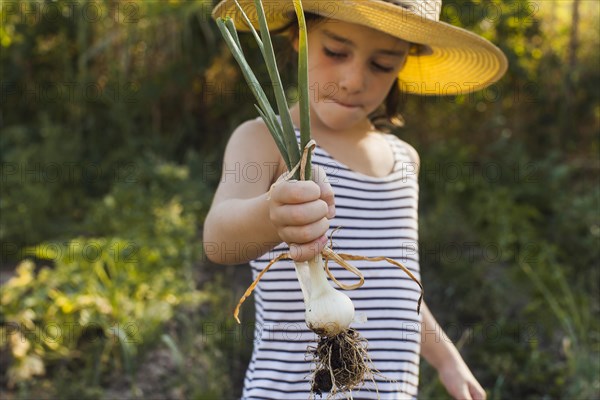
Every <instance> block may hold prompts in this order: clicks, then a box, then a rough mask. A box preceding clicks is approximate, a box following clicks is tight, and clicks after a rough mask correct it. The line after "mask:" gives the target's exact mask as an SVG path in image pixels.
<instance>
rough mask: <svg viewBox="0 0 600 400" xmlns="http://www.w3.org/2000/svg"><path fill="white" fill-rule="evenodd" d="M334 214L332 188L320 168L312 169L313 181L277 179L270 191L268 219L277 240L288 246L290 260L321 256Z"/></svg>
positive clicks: (306, 259) (304, 259) (305, 259)
mask: <svg viewBox="0 0 600 400" xmlns="http://www.w3.org/2000/svg"><path fill="white" fill-rule="evenodd" d="M334 215H335V205H334V195H333V189H332V188H331V185H330V184H329V182H328V181H327V177H326V175H325V171H324V170H323V169H322V168H319V167H316V166H315V167H314V168H313V181H285V180H283V179H281V180H279V181H278V182H277V183H276V184H275V185H274V186H273V188H272V189H271V199H270V201H269V217H270V219H271V223H272V224H273V226H275V228H276V229H277V234H278V235H279V237H280V238H281V240H282V241H284V242H286V243H288V244H289V245H290V255H291V256H292V258H293V259H294V261H308V260H310V259H312V258H314V257H315V256H316V255H317V254H319V253H321V250H323V248H324V247H325V245H326V244H327V236H325V233H327V230H328V229H329V219H331V218H333V217H334Z"/></svg>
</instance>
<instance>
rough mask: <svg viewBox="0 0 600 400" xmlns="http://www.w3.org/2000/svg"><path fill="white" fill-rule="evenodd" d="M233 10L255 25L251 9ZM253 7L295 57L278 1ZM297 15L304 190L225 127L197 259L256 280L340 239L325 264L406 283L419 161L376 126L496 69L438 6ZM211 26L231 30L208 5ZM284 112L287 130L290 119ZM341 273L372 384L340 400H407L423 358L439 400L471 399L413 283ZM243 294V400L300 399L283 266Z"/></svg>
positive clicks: (304, 368)
mask: <svg viewBox="0 0 600 400" xmlns="http://www.w3.org/2000/svg"><path fill="white" fill-rule="evenodd" d="M240 3H241V5H242V7H243V8H244V9H245V10H246V11H247V14H248V15H256V13H255V12H253V10H254V2H253V0H244V1H240ZM263 3H264V6H265V10H266V13H267V18H268V20H269V27H270V29H272V30H277V31H288V32H290V31H291V32H292V33H291V35H290V38H291V43H292V46H293V48H294V49H295V50H296V51H297V49H298V40H297V33H298V32H297V26H294V24H293V22H292V21H294V20H295V15H294V13H293V6H292V3H291V1H287V0H263ZM303 6H304V10H305V12H306V13H307V19H308V48H309V80H310V82H309V85H310V88H311V99H310V112H311V128H312V136H313V138H314V139H315V140H316V142H317V144H318V146H317V148H316V150H315V153H314V156H313V165H314V166H315V173H314V174H313V176H314V178H313V180H314V181H308V182H298V181H285V180H279V181H278V177H280V176H281V175H282V174H283V173H284V172H285V164H284V162H283V160H282V159H281V157H280V155H279V152H278V149H277V147H276V145H275V143H274V142H273V140H272V138H271V136H270V134H269V132H268V130H267V128H266V126H265V124H264V123H263V122H262V121H261V120H258V119H257V120H252V121H248V122H245V123H244V124H242V125H241V126H239V127H238V128H237V129H236V130H235V132H233V134H232V136H231V138H230V140H229V143H228V145H227V149H226V151H225V157H224V166H223V171H224V173H223V176H222V179H221V182H220V185H219V187H218V189H217V192H216V194H215V198H214V201H213V204H212V207H211V209H210V211H209V214H208V216H207V218H206V223H205V226H204V241H205V249H206V250H207V256H208V257H209V258H210V259H211V260H212V261H214V262H216V263H222V264H240V263H244V262H248V261H250V265H251V267H252V271H253V274H254V276H255V277H256V274H257V273H258V272H260V270H262V268H264V266H265V265H266V264H267V263H268V262H269V260H271V259H272V258H274V257H276V256H277V255H278V254H281V253H282V252H290V253H291V254H292V256H293V258H294V260H296V261H306V260H309V259H311V258H313V257H314V256H315V254H318V253H319V252H320V251H321V250H322V249H323V247H324V246H325V245H326V244H327V241H328V237H329V235H330V234H331V230H333V229H335V228H337V227H342V229H341V230H340V231H339V232H338V233H337V234H336V235H335V237H334V242H333V245H332V248H333V250H334V251H337V252H340V253H351V254H355V255H362V256H367V257H375V256H385V257H389V258H392V259H395V260H398V261H399V262H401V263H403V264H404V265H406V266H407V267H408V268H409V269H410V270H411V271H412V272H413V274H415V275H416V276H417V277H419V259H418V235H417V229H418V223H417V205H418V179H417V173H418V167H419V157H418V155H417V153H416V151H415V150H414V148H413V147H411V146H410V145H409V144H407V143H405V142H404V141H402V140H400V139H398V138H396V137H395V136H393V135H390V134H386V133H383V132H382V128H381V124H380V122H381V117H382V116H383V117H384V119H385V120H386V121H387V122H388V124H397V120H398V116H397V109H396V107H397V103H398V100H399V96H400V91H403V92H406V93H416V94H456V93H465V92H467V91H472V90H475V89H479V88H483V87H486V86H487V85H489V84H491V83H493V82H495V81H496V80H498V79H499V78H500V77H501V76H502V75H503V73H504V72H505V70H506V66H507V63H506V59H505V57H504V56H503V54H502V53H501V52H500V51H499V50H498V49H497V48H496V47H494V46H493V45H492V44H490V43H489V42H487V41H485V40H484V39H482V38H480V37H478V36H476V35H474V34H471V33H469V32H467V31H464V30H462V29H459V28H454V27H452V26H450V25H447V24H445V23H442V22H439V21H438V19H439V14H440V10H441V0H354V1H353V0H335V1H334V0H332V1H322V0H304V1H303ZM213 16H214V17H217V16H221V17H224V16H230V17H233V18H234V19H235V22H236V26H237V27H238V29H239V28H242V27H243V26H244V23H243V22H242V19H241V17H240V15H239V14H238V13H237V11H236V8H235V4H234V2H233V0H224V1H222V2H221V3H219V4H218V5H217V6H216V8H215V10H214V12H213ZM288 28H289V29H288ZM290 111H291V114H292V120H293V121H294V124H295V126H296V127H298V126H299V123H300V118H299V107H298V106H297V105H295V106H293V107H292V108H291V109H290ZM297 135H299V132H298V131H297ZM248 165H252V166H253V167H254V168H255V167H259V168H260V174H259V175H258V178H257V177H256V176H255V175H254V174H253V176H252V179H245V178H246V177H245V176H243V175H235V174H232V173H231V171H244V170H245V168H244V167H245V166H248ZM276 181H278V183H277V185H274V186H273V187H272V189H271V186H272V185H273V183H275V182H276ZM208 244H210V246H209V245H208ZM215 245H216V246H215ZM209 249H210V251H209ZM214 249H220V251H214ZM232 249H238V250H237V251H233V252H232V251H231V250H232ZM354 265H355V266H356V267H358V268H359V269H360V270H361V271H362V272H363V273H364V275H365V284H364V285H363V286H362V287H360V288H359V289H357V290H353V291H348V292H346V294H347V295H349V296H350V298H351V299H352V301H353V302H354V305H355V307H356V311H357V314H361V313H362V314H363V315H364V316H366V317H367V318H366V322H364V323H361V324H356V325H354V326H355V327H356V328H357V329H358V330H359V331H360V332H361V334H362V335H363V336H364V337H365V338H366V339H367V340H368V341H369V355H370V356H371V358H372V360H373V363H374V367H375V369H377V370H378V371H379V372H381V374H382V375H383V376H384V377H380V376H377V377H376V384H374V383H373V382H369V381H367V382H366V383H365V385H364V386H363V387H362V388H361V389H360V390H358V391H355V392H353V393H352V395H353V397H354V398H357V399H358V398H377V397H378V396H379V397H380V398H382V399H398V398H416V396H417V388H418V373H419V359H420V355H423V357H424V358H425V359H426V360H427V361H428V362H429V363H430V364H431V365H433V366H434V367H435V368H436V369H437V370H438V372H439V376H440V379H441V381H442V383H443V384H444V386H445V387H446V388H447V390H448V392H449V393H450V395H451V396H453V397H454V398H456V399H484V398H485V391H484V390H483V389H482V387H481V386H480V385H479V383H478V382H477V380H476V379H475V378H474V376H473V374H472V373H471V371H470V370H469V368H468V367H467V366H466V364H465V363H464V361H463V360H462V358H461V356H460V354H459V353H458V351H457V350H456V348H455V347H454V345H453V344H452V343H451V342H450V340H449V339H448V337H447V336H446V335H445V334H444V332H443V331H442V330H441V329H440V327H439V325H438V324H437V323H436V321H435V319H434V317H433V316H432V315H431V313H430V311H429V310H428V308H427V307H426V306H424V307H422V310H421V314H420V315H419V314H417V312H416V309H417V307H416V305H417V299H418V297H419V293H420V292H419V290H418V288H415V285H414V282H412V281H411V280H410V279H409V278H408V277H407V276H406V275H405V274H404V273H403V272H402V271H401V270H399V269H398V268H396V267H394V266H391V265H389V264H386V263H385V262H382V263H371V262H354ZM331 269H332V272H333V273H334V274H335V275H336V277H337V278H338V279H339V280H340V281H342V282H346V283H350V282H354V281H355V276H353V275H351V274H350V273H349V272H347V271H346V270H344V269H342V268H339V267H338V268H336V267H335V266H332V268H331ZM254 293H255V302H256V329H255V346H254V351H253V354H252V360H251V362H250V365H249V367H248V370H247V373H246V379H245V382H244V391H243V398H245V399H255V398H269V399H284V398H285V399H307V398H309V395H310V383H309V381H308V378H307V377H308V375H309V372H310V364H309V362H308V361H306V359H305V353H306V348H307V346H309V345H314V344H315V343H314V341H315V339H316V336H315V334H314V333H313V332H312V331H310V330H308V328H307V327H306V325H305V323H304V303H303V297H302V293H301V290H300V287H299V284H298V281H297V278H296V274H295V270H294V264H293V263H292V262H291V261H289V262H284V261H282V262H279V263H277V264H276V265H274V266H273V267H272V268H271V270H270V271H269V273H267V274H266V275H265V277H264V278H263V279H262V280H261V281H260V283H259V285H258V287H257V289H256V290H255V292H254Z"/></svg>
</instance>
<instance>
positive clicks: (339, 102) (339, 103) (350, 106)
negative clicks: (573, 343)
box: [333, 100, 360, 108]
mask: <svg viewBox="0 0 600 400" xmlns="http://www.w3.org/2000/svg"><path fill="white" fill-rule="evenodd" d="M333 101H334V102H335V103H336V104H338V105H340V106H342V107H344V108H358V107H360V106H358V105H356V104H348V103H343V102H341V101H337V100H333Z"/></svg>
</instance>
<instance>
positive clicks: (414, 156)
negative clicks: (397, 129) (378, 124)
mask: <svg viewBox="0 0 600 400" xmlns="http://www.w3.org/2000/svg"><path fill="white" fill-rule="evenodd" d="M381 134H382V135H383V136H384V137H385V138H386V139H388V140H389V141H390V142H392V143H395V144H396V145H397V146H398V147H400V148H402V149H404V150H405V151H406V153H407V155H408V157H409V158H410V161H411V162H412V163H414V164H415V165H416V166H417V169H418V168H419V166H420V165H421V158H420V157H419V153H418V152H417V150H416V149H415V148H414V147H413V146H412V145H411V144H410V143H408V142H406V141H404V140H402V139H400V138H399V137H398V136H396V135H394V134H391V133H385V132H381Z"/></svg>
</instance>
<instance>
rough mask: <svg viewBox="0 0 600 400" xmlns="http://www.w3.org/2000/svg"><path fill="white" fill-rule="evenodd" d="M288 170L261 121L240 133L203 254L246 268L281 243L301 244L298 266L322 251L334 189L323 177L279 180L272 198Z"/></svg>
mask: <svg viewBox="0 0 600 400" xmlns="http://www.w3.org/2000/svg"><path fill="white" fill-rule="evenodd" d="M284 169H285V165H284V164H283V162H282V160H281V157H280V155H279V152H278V149H277V147H276V146H275V143H274V142H273V139H272V138H271V136H270V134H269V132H268V130H267V128H266V126H265V125H264V123H263V122H262V121H248V122H246V123H244V124H242V125H241V126H240V127H239V128H238V129H236V131H235V132H234V133H233V135H232V137H231V139H230V140H229V143H228V144H227V149H226V151H225V157H224V160H223V173H222V176H221V181H220V183H219V187H218V189H217V192H216V194H215V197H214V200H213V204H212V206H211V209H210V211H209V213H208V215H207V217H206V221H205V224H204V243H203V244H204V251H205V253H206V255H207V257H208V258H209V259H210V260H211V261H214V262H216V263H220V264H241V263H245V262H247V261H249V260H252V259H254V258H256V257H258V256H260V255H262V254H264V253H266V252H268V251H269V250H271V249H272V248H273V247H274V246H276V245H277V244H279V243H281V242H282V241H286V242H288V243H298V244H297V245H294V246H293V250H294V251H292V254H293V256H294V259H296V260H297V261H303V260H307V259H309V258H311V257H313V256H314V254H315V253H316V252H320V251H321V249H322V248H323V246H324V245H325V243H326V240H325V238H324V233H325V232H326V231H327V229H328V227H329V223H328V221H327V218H328V217H329V218H331V217H333V212H334V210H333V190H332V189H331V186H330V185H329V184H328V183H327V182H326V178H325V176H324V174H316V177H317V178H318V179H317V182H318V183H315V182H285V181H279V182H278V183H277V185H275V186H274V188H273V189H272V190H271V191H270V193H269V189H270V188H271V185H272V184H273V182H275V181H276V179H277V177H279V176H280V175H281V173H282V172H283V171H284ZM269 195H270V197H269Z"/></svg>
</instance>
